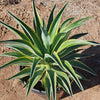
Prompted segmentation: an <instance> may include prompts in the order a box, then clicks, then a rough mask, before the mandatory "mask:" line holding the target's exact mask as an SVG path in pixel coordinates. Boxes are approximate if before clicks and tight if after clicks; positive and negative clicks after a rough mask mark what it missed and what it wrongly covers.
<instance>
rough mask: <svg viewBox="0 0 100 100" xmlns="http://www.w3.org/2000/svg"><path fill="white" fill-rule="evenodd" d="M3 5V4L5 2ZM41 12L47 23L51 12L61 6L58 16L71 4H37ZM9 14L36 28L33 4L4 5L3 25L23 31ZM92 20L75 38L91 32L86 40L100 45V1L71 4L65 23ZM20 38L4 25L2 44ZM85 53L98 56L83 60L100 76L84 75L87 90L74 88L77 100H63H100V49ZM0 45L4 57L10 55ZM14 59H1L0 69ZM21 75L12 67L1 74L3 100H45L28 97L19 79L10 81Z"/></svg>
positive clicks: (47, 0)
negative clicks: (5, 24)
mask: <svg viewBox="0 0 100 100" xmlns="http://www.w3.org/2000/svg"><path fill="white" fill-rule="evenodd" d="M1 1H3V0H1ZM35 1H36V6H37V8H38V12H39V14H40V16H41V18H42V17H44V19H45V20H47V19H48V16H49V14H50V11H51V8H52V7H53V5H54V4H55V3H57V8H56V11H55V14H56V13H57V12H58V11H59V10H60V8H61V7H62V6H63V5H64V4H65V3H66V2H67V1H68V0H35ZM7 10H9V11H11V12H12V13H14V14H15V15H16V16H18V17H19V18H21V19H22V20H23V21H25V22H26V23H27V24H28V25H30V26H31V27H33V26H32V18H33V13H32V0H21V2H19V3H18V4H12V5H11V4H9V3H8V5H6V6H5V5H4V2H3V3H2V2H0V21H3V22H5V23H8V24H10V25H13V26H14V27H16V28H18V29H20V27H19V25H18V24H17V23H16V22H15V21H14V20H13V19H12V17H11V16H9V14H8V13H7ZM87 16H92V18H91V19H89V20H88V23H87V24H86V25H83V26H81V27H80V28H77V29H75V30H74V31H73V32H72V34H76V33H85V32H88V35H87V36H84V37H83V38H82V39H87V40H93V41H96V42H99V43H100V0H70V4H69V6H68V7H67V8H66V9H65V12H64V14H63V17H62V21H63V20H65V19H66V18H69V17H75V18H76V20H77V19H79V18H83V17H87ZM15 38H17V37H16V36H15V35H14V34H12V32H10V31H9V30H7V29H6V28H5V27H4V26H2V25H0V40H7V39H15ZM87 48H88V49H86V48H85V49H86V50H85V51H83V52H84V53H88V54H90V53H92V54H95V56H94V57H90V58H88V59H83V62H85V63H86V64H87V65H89V66H90V67H91V68H93V70H94V71H96V73H97V74H98V76H96V77H94V76H92V75H90V74H88V73H85V72H82V73H83V74H84V75H85V76H86V77H87V78H88V80H87V81H82V84H83V86H84V88H85V91H84V92H80V90H79V89H78V88H77V87H75V86H74V84H73V91H74V96H73V99H72V98H71V97H69V96H67V94H64V95H63V99H62V100H100V47H87ZM9 50H10V49H9V48H5V47H3V46H2V45H1V44H0V54H1V53H4V52H7V51H9ZM11 59H13V58H7V57H0V65H2V64H4V63H5V62H8V61H10V60H11ZM17 72H18V66H9V67H7V68H5V69H3V70H0V100H43V99H42V98H41V97H39V96H38V95H37V94H35V93H32V92H31V93H30V95H29V97H26V91H27V88H23V84H22V83H21V82H20V81H19V79H14V80H10V81H8V80H7V78H9V77H10V76H12V75H14V74H16V73H17Z"/></svg>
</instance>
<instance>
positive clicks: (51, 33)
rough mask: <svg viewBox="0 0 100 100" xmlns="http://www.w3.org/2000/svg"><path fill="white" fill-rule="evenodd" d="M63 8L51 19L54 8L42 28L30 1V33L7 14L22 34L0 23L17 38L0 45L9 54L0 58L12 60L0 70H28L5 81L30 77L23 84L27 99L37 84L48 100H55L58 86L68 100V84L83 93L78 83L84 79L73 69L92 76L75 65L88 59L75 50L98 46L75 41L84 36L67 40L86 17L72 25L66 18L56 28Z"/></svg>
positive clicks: (90, 42) (91, 71)
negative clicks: (10, 67) (31, 14)
mask: <svg viewBox="0 0 100 100" xmlns="http://www.w3.org/2000/svg"><path fill="white" fill-rule="evenodd" d="M67 5H68V3H66V4H65V5H64V7H63V8H62V9H61V10H60V11H59V13H58V14H57V15H56V16H55V17H54V10H55V8H56V5H55V6H54V7H53V9H52V11H51V14H50V17H49V20H48V23H47V25H46V24H45V21H44V20H41V19H40V17H39V14H38V12H37V9H36V6H35V3H34V0H33V10H34V18H33V26H34V30H33V29H32V28H30V27H29V26H28V25H27V24H25V23H24V22H23V21H22V20H21V19H19V18H18V17H16V16H15V15H14V14H12V13H11V12H9V11H8V13H9V14H10V15H11V16H12V17H13V18H14V19H15V20H16V21H17V23H18V24H19V25H20V26H21V27H22V29H23V32H21V31H20V30H18V29H16V28H14V27H12V26H10V25H8V24H6V23H4V22H1V21H0V23H1V24H2V25H4V26H5V27H6V28H8V29H9V30H11V31H12V32H13V33H14V34H16V35H17V36H18V37H19V39H14V40H5V41H0V43H4V44H5V45H4V46H6V47H9V48H11V49H12V50H13V52H8V53H3V54H1V56H11V57H14V58H15V59H14V60H12V61H10V62H8V63H6V64H4V65H2V66H1V67H0V69H2V68H5V67H7V66H9V65H20V66H30V67H28V68H27V67H26V68H24V69H23V70H21V71H20V72H19V73H17V74H16V75H14V76H12V77H11V78H9V79H14V78H17V77H19V78H23V77H25V76H30V78H29V80H28V82H27V84H26V86H28V92H27V95H28V94H29V92H30V91H31V90H32V88H33V87H34V86H35V85H36V84H37V83H38V82H39V81H40V82H41V83H42V85H43V87H44V88H45V91H46V94H47V97H48V100H51V97H53V100H56V89H57V87H58V86H60V87H62V88H63V89H64V91H65V92H67V93H68V94H69V95H71V96H72V94H73V93H72V89H71V80H73V81H75V83H76V84H77V85H78V87H79V88H80V89H81V90H83V87H82V85H81V82H80V80H79V79H84V77H83V76H82V75H81V74H80V73H78V72H77V71H76V70H75V69H76V68H79V69H82V70H85V71H87V72H89V73H91V74H93V75H96V73H95V72H94V71H93V70H92V69H91V68H89V67H88V66H87V65H85V64H83V63H82V62H81V61H79V59H80V58H83V57H87V56H88V55H84V54H81V53H79V51H80V49H79V47H82V46H86V45H98V44H96V43H94V42H92V41H86V40H80V39H78V38H80V37H81V36H84V35H86V33H82V34H76V35H73V36H69V35H70V34H71V31H72V30H73V29H75V28H77V27H79V26H81V25H83V24H85V23H86V22H84V21H86V20H87V19H89V18H90V17H86V18H82V19H79V20H77V21H75V22H73V23H70V22H71V21H72V20H74V18H68V19H66V20H65V21H64V22H63V23H62V24H60V19H61V16H62V13H63V11H64V9H65V8H66V6H67Z"/></svg>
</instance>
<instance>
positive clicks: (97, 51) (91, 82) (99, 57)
mask: <svg viewBox="0 0 100 100" xmlns="http://www.w3.org/2000/svg"><path fill="white" fill-rule="evenodd" d="M82 53H84V54H94V56H91V57H88V58H84V59H82V60H81V61H82V62H83V63H85V64H86V65H88V66H89V67H90V68H92V69H93V70H94V71H95V72H96V74H97V76H93V75H91V74H89V73H87V72H85V71H82V70H78V71H79V72H80V73H81V74H82V75H83V76H85V77H86V78H87V80H85V81H81V83H82V85H83V87H84V90H86V89H89V88H92V87H94V86H96V85H99V84H100V46H96V47H94V46H92V47H90V48H88V49H86V50H85V51H83V52H82ZM72 89H73V94H76V93H78V92H80V91H81V90H80V89H79V88H78V87H77V85H76V84H75V83H72ZM67 96H69V95H68V94H67V93H64V94H63V96H62V98H64V97H67Z"/></svg>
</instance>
